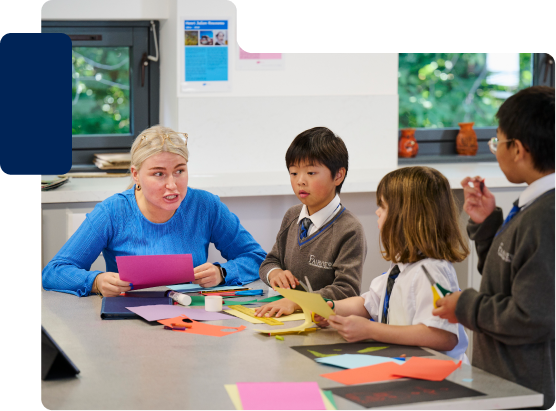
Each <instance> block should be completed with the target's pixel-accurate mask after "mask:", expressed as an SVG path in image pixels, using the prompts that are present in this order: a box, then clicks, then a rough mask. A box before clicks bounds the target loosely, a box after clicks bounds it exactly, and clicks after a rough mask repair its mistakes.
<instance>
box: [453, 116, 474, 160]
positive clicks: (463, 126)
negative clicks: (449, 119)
mask: <svg viewBox="0 0 556 411" xmlns="http://www.w3.org/2000/svg"><path fill="white" fill-rule="evenodd" d="M473 124H475V123H458V125H459V128H460V130H459V133H458V136H457V137H456V151H457V152H458V154H459V155H462V156H474V155H475V154H477V150H478V149H479V145H478V144H477V134H475V130H473Z"/></svg>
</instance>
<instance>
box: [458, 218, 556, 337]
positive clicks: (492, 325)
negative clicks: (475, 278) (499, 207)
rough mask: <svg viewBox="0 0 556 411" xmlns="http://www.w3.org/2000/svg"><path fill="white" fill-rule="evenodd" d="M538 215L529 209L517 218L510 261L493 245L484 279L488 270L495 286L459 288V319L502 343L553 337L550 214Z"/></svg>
mask: <svg viewBox="0 0 556 411" xmlns="http://www.w3.org/2000/svg"><path fill="white" fill-rule="evenodd" d="M553 210H554V209H553V208H552V211H551V212H552V213H553V212H554V211H553ZM542 217H543V216H539V215H534V214H533V213H531V215H530V217H529V218H527V219H524V221H523V222H522V223H521V224H520V226H519V229H518V232H517V234H516V236H515V241H516V243H515V247H514V248H513V250H515V254H514V255H513V257H512V258H511V261H510V262H505V261H504V260H503V259H502V257H501V256H500V255H498V252H497V250H492V253H494V254H493V255H492V257H491V256H490V255H489V258H488V259H487V263H486V264H485V265H484V267H483V281H485V279H486V278H485V277H486V276H487V274H488V277H489V281H491V282H495V283H496V284H497V285H499V286H498V289H499V290H500V291H499V292H497V293H495V294H487V293H485V292H477V291H476V290H473V289H467V290H465V291H463V292H462V294H461V295H460V298H459V300H458V303H457V306H456V316H457V318H458V320H459V322H460V323H461V324H463V325H464V326H466V327H468V328H469V329H471V330H473V331H479V332H482V333H484V334H486V335H489V336H490V337H492V338H494V339H495V340H498V341H500V342H502V343H504V344H507V345H520V344H535V343H539V342H543V341H547V340H549V339H553V338H554V218H553V214H552V222H551V223H550V224H547V222H550V220H551V219H550V218H549V216H545V217H546V218H542ZM477 232H481V231H480V230H477ZM491 241H492V240H491ZM483 261H484V259H483ZM500 284H501V285H500ZM482 290H483V287H482V286H481V291H482Z"/></svg>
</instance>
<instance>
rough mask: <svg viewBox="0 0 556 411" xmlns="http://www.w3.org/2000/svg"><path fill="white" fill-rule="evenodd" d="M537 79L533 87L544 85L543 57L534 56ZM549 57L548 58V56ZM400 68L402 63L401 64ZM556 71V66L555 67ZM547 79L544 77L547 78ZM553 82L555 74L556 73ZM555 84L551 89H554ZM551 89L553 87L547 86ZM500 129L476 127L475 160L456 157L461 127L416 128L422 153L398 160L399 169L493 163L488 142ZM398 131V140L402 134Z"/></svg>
mask: <svg viewBox="0 0 556 411" xmlns="http://www.w3.org/2000/svg"><path fill="white" fill-rule="evenodd" d="M531 54H532V56H531V62H532V72H533V79H532V85H538V84H541V83H540V82H539V78H540V74H541V72H542V73H544V71H542V70H543V67H542V66H541V65H540V61H541V60H542V58H544V57H541V56H543V54H538V53H531ZM544 56H547V55H544ZM398 64H399V63H398ZM552 69H554V64H553V65H552ZM543 76H544V74H543ZM552 79H554V74H553V73H552ZM553 81H554V80H552V85H551V87H554V83H553ZM546 85H550V84H546ZM496 128H497V127H476V128H475V127H473V130H475V133H476V134H477V142H478V146H479V149H478V151H477V154H476V155H475V156H460V155H458V154H457V153H456V137H457V135H458V132H459V128H458V127H445V128H415V139H416V140H417V144H419V152H418V154H417V156H416V157H412V158H403V157H398V165H403V164H416V163H424V164H433V163H471V162H484V161H486V162H493V161H496V156H495V155H494V154H492V153H491V152H490V149H489V148H488V141H489V140H490V138H491V137H495V136H496ZM401 130H402V129H400V128H398V140H397V141H399V137H400V135H401V134H400V133H401Z"/></svg>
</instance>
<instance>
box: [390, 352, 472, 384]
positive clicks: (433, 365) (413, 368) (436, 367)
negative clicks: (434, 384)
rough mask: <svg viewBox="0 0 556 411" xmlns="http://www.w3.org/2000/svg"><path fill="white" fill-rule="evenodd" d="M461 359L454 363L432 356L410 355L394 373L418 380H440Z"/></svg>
mask: <svg viewBox="0 0 556 411" xmlns="http://www.w3.org/2000/svg"><path fill="white" fill-rule="evenodd" d="M460 365H461V361H460V362H458V363H455V362H453V361H450V360H435V359H433V358H421V357H411V358H410V359H409V360H407V361H406V362H405V363H403V364H402V365H400V367H399V368H398V369H397V370H396V372H395V374H394V375H397V376H399V377H408V378H416V379H419V380H429V381H442V380H443V379H445V378H446V377H447V376H448V375H450V374H451V373H453V372H454V371H455V370H456V369H457V368H458V367H459V366H460Z"/></svg>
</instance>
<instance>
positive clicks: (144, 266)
mask: <svg viewBox="0 0 556 411" xmlns="http://www.w3.org/2000/svg"><path fill="white" fill-rule="evenodd" d="M116 263H117V264H118V272H119V273H120V279H122V280H124V281H128V282H130V283H132V284H133V289H134V290H139V289H142V288H149V287H157V286H159V285H170V284H179V283H187V282H190V281H194V280H195V274H194V273H193V260H192V257H191V254H170V255H131V256H118V257H116Z"/></svg>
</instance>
